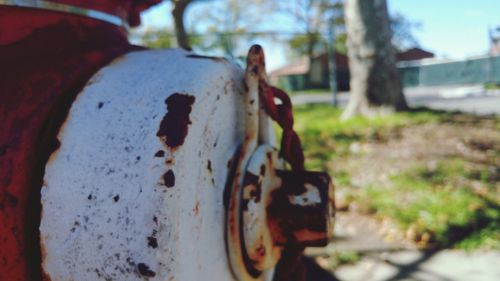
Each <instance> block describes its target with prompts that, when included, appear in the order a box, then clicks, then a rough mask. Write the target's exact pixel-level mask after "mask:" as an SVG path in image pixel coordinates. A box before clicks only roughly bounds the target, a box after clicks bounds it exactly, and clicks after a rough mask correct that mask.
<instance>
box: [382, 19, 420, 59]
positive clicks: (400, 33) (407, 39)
mask: <svg viewBox="0 0 500 281" xmlns="http://www.w3.org/2000/svg"><path fill="white" fill-rule="evenodd" d="M389 22H390V26H391V31H392V45H393V46H394V48H395V49H396V50H397V51H404V50H407V49H409V48H413V47H418V46H419V45H420V44H419V43H418V40H417V39H416V38H415V36H413V32H412V31H413V30H414V29H416V28H420V23H418V22H413V21H410V20H409V19H407V18H406V17H405V16H403V15H402V14H400V13H396V14H393V15H391V17H390V19H389Z"/></svg>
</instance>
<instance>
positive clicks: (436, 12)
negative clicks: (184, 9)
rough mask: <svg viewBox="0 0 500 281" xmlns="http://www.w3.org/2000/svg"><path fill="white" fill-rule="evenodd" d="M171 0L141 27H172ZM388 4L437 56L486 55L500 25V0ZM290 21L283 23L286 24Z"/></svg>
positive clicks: (279, 58) (275, 52)
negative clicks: (492, 31)
mask: <svg viewBox="0 0 500 281" xmlns="http://www.w3.org/2000/svg"><path fill="white" fill-rule="evenodd" d="M221 1H223V0H217V1H208V2H206V3H203V4H201V3H200V4H198V3H196V4H193V7H194V6H195V5H198V6H200V5H214V4H217V3H220V2H221ZM268 1H272V0H268ZM291 1H293V0H291ZM169 2H170V1H165V2H164V3H162V4H160V5H157V6H155V7H153V8H151V9H150V10H148V11H146V12H144V13H143V14H142V16H141V18H142V23H143V24H142V27H141V28H150V27H165V26H169V27H171V28H172V27H173V24H172V20H171V18H170V3H169ZM388 6H389V13H390V14H394V13H399V14H402V15H403V16H404V17H406V18H407V19H408V20H410V21H412V22H415V23H418V24H419V27H418V28H415V29H413V35H414V36H415V37H416V39H417V40H418V42H419V43H420V46H421V47H422V48H423V49H425V50H428V51H431V52H434V54H435V55H436V56H437V57H446V58H452V59H453V58H464V57H471V56H478V55H484V54H486V53H487V51H488V49H489V35H488V29H489V28H492V27H496V26H500V0H388ZM193 10H196V8H192V9H191V10H188V13H187V17H186V19H187V24H188V25H192V24H193V23H194V22H195V19H193V16H192V15H193V14H196V11H193ZM190 15H191V17H190ZM289 24H290V23H283V24H282V26H288V25H289ZM202 28H203V27H201V29H202ZM258 43H261V44H262V45H263V47H264V49H265V50H270V53H271V55H270V56H268V57H271V58H272V61H271V62H270V63H268V65H270V68H275V67H277V66H279V65H281V64H283V63H284V60H286V58H285V56H284V55H283V54H280V52H283V50H281V49H279V48H276V46H273V45H272V43H271V42H266V41H262V42H258ZM266 45H267V48H266ZM268 52H269V51H268Z"/></svg>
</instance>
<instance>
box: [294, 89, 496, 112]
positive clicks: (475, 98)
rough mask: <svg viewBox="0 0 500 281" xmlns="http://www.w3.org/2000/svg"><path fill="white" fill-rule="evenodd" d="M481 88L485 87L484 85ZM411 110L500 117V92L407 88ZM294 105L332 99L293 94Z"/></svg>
mask: <svg viewBox="0 0 500 281" xmlns="http://www.w3.org/2000/svg"><path fill="white" fill-rule="evenodd" d="M481 87H482V86H481ZM404 93H405V97H406V100H407V102H408V104H409V105H410V107H419V106H425V107H429V108H432V109H438V110H448V111H462V112H466V113H472V114H478V115H489V114H496V115H500V91H499V90H481V89H480V87H478V86H477V85H476V86H440V87H419V88H406V89H404ZM291 98H292V103H293V104H294V105H300V104H312V103H330V104H331V103H332V101H333V96H332V94H331V93H329V92H327V91H325V92H324V93H314V94H311V93H307V94H305V93H300V92H298V93H296V94H294V95H292V97H291ZM337 100H338V105H339V106H340V107H344V106H345V105H346V104H347V102H348V101H349V93H348V92H340V93H339V94H338V96H337Z"/></svg>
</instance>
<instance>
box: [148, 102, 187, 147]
mask: <svg viewBox="0 0 500 281" xmlns="http://www.w3.org/2000/svg"><path fill="white" fill-rule="evenodd" d="M194 101H195V97H194V96H191V95H188V94H179V93H174V94H172V95H171V96H169V97H168V98H167V99H166V100H165V104H166V105H167V114H166V115H165V116H164V117H163V119H162V120H161V123H160V128H159V129H158V132H157V133H156V136H158V137H160V138H161V140H162V141H163V143H165V145H167V146H168V147H169V148H171V149H175V148H177V147H179V146H181V145H182V144H183V143H184V139H185V138H186V136H187V134H188V126H189V124H191V120H190V119H189V114H190V113H191V109H192V105H193V103H194Z"/></svg>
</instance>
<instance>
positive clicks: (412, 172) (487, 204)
mask: <svg viewBox="0 0 500 281" xmlns="http://www.w3.org/2000/svg"><path fill="white" fill-rule="evenodd" d="M465 169H466V168H465V163H464V162H463V161H462V160H460V159H449V160H444V161H441V162H439V163H438V165H437V167H436V168H435V169H432V170H429V169H428V168H426V167H425V166H416V167H414V168H412V169H409V170H408V171H407V172H406V173H403V174H400V175H396V176H392V177H391V179H390V184H389V185H387V186H370V187H368V188H367V189H366V192H364V193H362V194H361V195H360V197H359V198H358V200H360V201H361V202H363V204H364V206H367V208H370V209H371V210H372V211H374V212H375V213H376V214H377V215H379V216H382V217H389V218H391V219H392V220H393V221H395V222H396V223H397V224H398V225H399V226H400V227H401V228H402V229H405V230H411V231H412V232H413V234H412V235H413V236H414V239H415V240H416V241H422V240H424V239H425V241H424V243H425V245H423V246H436V247H458V248H466V249H473V248H495V249H500V247H499V246H500V244H499V243H500V236H499V235H500V224H499V222H500V209H499V208H498V204H497V203H495V202H492V201H493V200H490V199H488V198H484V197H481V196H478V195H477V194H475V193H473V192H472V190H471V188H470V187H468V186H462V185H460V182H461V179H460V178H461V177H462V176H463V175H465V174H466V172H465Z"/></svg>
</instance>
